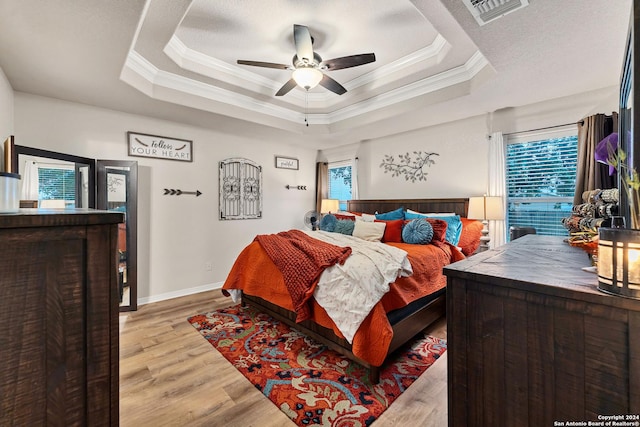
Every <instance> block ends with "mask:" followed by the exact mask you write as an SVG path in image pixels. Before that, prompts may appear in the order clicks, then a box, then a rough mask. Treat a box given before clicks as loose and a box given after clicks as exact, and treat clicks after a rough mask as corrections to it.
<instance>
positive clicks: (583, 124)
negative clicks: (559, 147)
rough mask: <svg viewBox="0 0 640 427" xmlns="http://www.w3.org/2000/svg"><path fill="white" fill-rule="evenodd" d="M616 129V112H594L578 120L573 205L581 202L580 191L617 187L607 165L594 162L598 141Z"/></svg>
mask: <svg viewBox="0 0 640 427" xmlns="http://www.w3.org/2000/svg"><path fill="white" fill-rule="evenodd" d="M617 131H618V113H616V112H613V113H611V115H610V116H607V115H605V114H595V115H593V116H589V117H587V118H585V119H584V120H581V121H580V122H578V164H577V171H576V191H575V194H574V196H573V204H574V205H579V204H581V203H582V193H583V192H585V191H589V190H595V189H598V188H599V189H606V188H615V187H617V181H616V177H615V175H614V176H609V166H608V165H606V164H603V163H599V162H596V158H595V151H596V146H597V145H598V142H600V141H602V139H604V138H605V137H606V136H609V134H611V133H612V132H617Z"/></svg>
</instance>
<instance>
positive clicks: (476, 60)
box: [0, 0, 630, 148]
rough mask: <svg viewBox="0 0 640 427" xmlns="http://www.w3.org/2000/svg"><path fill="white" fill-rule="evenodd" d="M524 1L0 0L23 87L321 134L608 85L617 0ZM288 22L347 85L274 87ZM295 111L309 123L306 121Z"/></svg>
mask: <svg viewBox="0 0 640 427" xmlns="http://www.w3.org/2000/svg"><path fill="white" fill-rule="evenodd" d="M588 6H589V7H585V2H584V1H583V0H563V1H562V2H559V1H557V0H531V1H530V5H529V6H528V7H525V8H523V9H521V10H518V11H515V12H513V13H511V14H508V15H506V16H504V17H503V18H500V19H497V20H495V21H493V22H490V23H488V24H486V25H484V26H479V25H478V24H477V23H476V21H475V20H474V19H473V17H472V16H471V14H470V12H469V11H468V10H467V9H466V8H465V6H464V4H463V3H462V1H461V0H441V1H440V0H413V1H409V0H394V1H393V2H390V1H388V0H359V1H345V0H324V1H322V2H319V1H317V0H297V1H295V0H271V1H264V0H262V1H259V0H244V1H242V2H238V1H207V0H193V1H191V0H148V1H143V0H126V1H118V2H112V1H110V2H105V1H103V0H83V1H82V2H69V1H66V0H48V1H46V2H42V1H38V0H21V1H11V0H2V1H0V22H1V23H2V26H3V29H4V36H3V37H2V38H0V66H1V67H2V69H3V70H4V72H5V74H6V75H7V77H8V79H9V81H10V83H11V85H12V87H13V88H14V89H15V90H17V91H21V92H27V93H33V94H37V95H43V96H49V97H54V98H59V99H64V100H69V101H74V102H81V103H85V104H90V105H96V106H100V107H105V108H112V109H117V110H121V111H126V112H131V113H137V114H145V115H148V116H152V117H159V118H163V119H167V120H175V121H179V122H184V123H188V124H193V125H199V126H204V127H211V128H215V129H219V130H220V131H222V132H234V133H241V134H245V135H249V136H251V135H261V136H262V137H267V138H269V137H275V138H279V139H280V140H282V141H285V142H291V143H294V144H310V143H312V144H313V145H312V146H314V147H317V148H322V147H330V146H335V145H340V144H347V143H351V142H356V141H359V140H362V139H370V138H375V137H379V136H382V135H389V134H394V133H399V132H404V131H407V130H411V129H415V128H419V127H423V126H429V125H432V124H435V123H438V122H443V121H450V120H456V119H460V118H464V117H468V116H473V115H478V114H483V113H487V112H490V111H495V110H498V109H501V108H506V107H513V106H518V105H525V104H529V103H533V102H538V101H542V100H545V99H550V98H557V97H562V96H567V95H573V94H576V93H581V92H586V91H590V90H594V89H598V88H602V87H607V86H612V85H615V84H617V82H618V79H619V75H620V68H621V63H622V53H623V50H624V40H625V36H626V31H627V25H628V20H629V11H630V0H616V1H615V2H612V1H610V0H589V2H588ZM293 24H300V25H305V26H307V27H308V28H309V30H310V32H311V35H312V36H313V37H314V51H315V52H316V53H319V54H320V55H321V56H322V57H323V59H330V58H335V57H341V56H346V55H353V54H359V53H368V52H374V53H375V54H376V62H374V63H371V64H366V65H363V66H359V67H354V68H349V69H345V70H335V71H329V72H328V74H329V75H330V76H331V77H332V78H334V79H336V80H337V81H338V82H340V83H341V84H342V85H343V86H344V87H345V88H347V90H348V92H347V93H346V94H344V95H341V96H339V95H336V94H334V93H332V92H329V91H327V90H326V89H324V88H322V87H317V88H315V89H312V90H310V91H309V92H308V93H305V91H304V89H301V88H295V89H294V90H292V91H291V92H289V93H288V94H287V95H285V96H282V97H275V96H274V94H275V92H276V91H277V90H278V89H279V88H280V87H281V86H282V85H283V84H284V83H285V82H286V81H287V80H288V79H289V78H290V71H287V70H276V69H267V68H258V67H249V66H243V65H238V64H237V63H236V61H237V60H238V59H245V60H255V61H265V62H276V63H282V64H290V62H291V59H292V57H293V55H294V53H295V47H294V42H293V33H292V27H293ZM305 119H306V120H308V123H310V126H305Z"/></svg>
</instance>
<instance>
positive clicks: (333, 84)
mask: <svg viewBox="0 0 640 427" xmlns="http://www.w3.org/2000/svg"><path fill="white" fill-rule="evenodd" d="M320 86H322V87H325V88H327V89H329V90H330V91H331V92H333V93H337V94H338V95H342V94H343V93H345V92H346V91H347V90H346V89H345V88H344V86H342V85H341V84H340V83H338V82H337V81H335V80H333V79H332V78H331V77H329V76H327V75H326V74H325V75H324V76H323V77H322V80H320Z"/></svg>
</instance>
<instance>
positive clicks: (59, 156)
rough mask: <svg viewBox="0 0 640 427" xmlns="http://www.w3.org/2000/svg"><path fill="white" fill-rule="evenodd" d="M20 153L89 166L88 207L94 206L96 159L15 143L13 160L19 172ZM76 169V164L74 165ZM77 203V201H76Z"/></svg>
mask: <svg viewBox="0 0 640 427" xmlns="http://www.w3.org/2000/svg"><path fill="white" fill-rule="evenodd" d="M20 154H24V155H25V156H34V157H44V158H47V159H55V160H62V161H65V162H71V163H75V164H76V165H77V164H78V163H81V164H83V165H88V166H89V188H88V192H89V206H88V207H89V208H95V207H96V178H95V177H96V161H95V160H94V159H89V158H87V157H80V156H73V155H71V154H65V153H57V152H55V151H48V150H41V149H39V148H32V147H25V146H24V145H16V146H15V151H14V156H15V160H14V161H15V162H16V163H17V164H18V173H20V163H19V162H18V160H19V158H20ZM76 170H77V166H76ZM76 203H77V202H76Z"/></svg>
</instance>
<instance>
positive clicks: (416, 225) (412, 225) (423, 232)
mask: <svg viewBox="0 0 640 427" xmlns="http://www.w3.org/2000/svg"><path fill="white" fill-rule="evenodd" d="M432 238H433V228H432V227H431V224H430V223H429V221H427V219H426V218H420V219H412V220H411V221H409V223H408V224H407V225H405V226H404V228H403V229H402V240H404V242H405V243H410V244H412V245H426V244H427V243H429V242H431V239H432Z"/></svg>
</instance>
